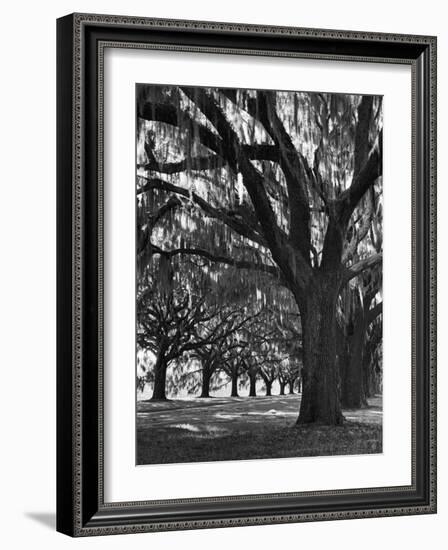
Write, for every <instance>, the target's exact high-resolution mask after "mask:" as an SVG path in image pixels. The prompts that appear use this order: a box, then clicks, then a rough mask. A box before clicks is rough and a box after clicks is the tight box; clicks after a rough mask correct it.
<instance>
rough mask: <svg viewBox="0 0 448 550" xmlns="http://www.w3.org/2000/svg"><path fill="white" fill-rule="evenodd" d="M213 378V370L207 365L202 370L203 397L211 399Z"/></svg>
mask: <svg viewBox="0 0 448 550" xmlns="http://www.w3.org/2000/svg"><path fill="white" fill-rule="evenodd" d="M211 377H212V373H211V369H210V368H209V366H207V365H205V366H204V367H203V369H202V390H201V397H210V379H211Z"/></svg>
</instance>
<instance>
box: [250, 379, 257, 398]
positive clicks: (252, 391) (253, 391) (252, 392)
mask: <svg viewBox="0 0 448 550" xmlns="http://www.w3.org/2000/svg"><path fill="white" fill-rule="evenodd" d="M249 397H257V376H256V375H255V376H254V375H252V376H249Z"/></svg>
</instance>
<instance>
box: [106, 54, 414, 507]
mask: <svg viewBox="0 0 448 550" xmlns="http://www.w3.org/2000/svg"><path fill="white" fill-rule="evenodd" d="M104 72H105V94H104V100H105V116H104V123H105V143H104V146H105V155H104V158H105V180H104V181H105V184H104V195H105V204H104V214H105V229H104V237H105V251H104V252H105V254H104V273H105V287H104V288H105V304H104V305H105V315H104V320H105V323H104V325H105V326H104V329H105V347H104V397H105V399H104V443H105V444H104V498H105V502H118V501H137V500H153V499H154V500H157V499H168V498H194V497H206V496H209V497H210V496H226V495H238V494H260V493H278V492H296V491H315V490H331V489H345V488H364V487H382V486H392V485H410V483H411V276H410V274H411V163H410V159H411V116H410V114H411V69H410V67H409V66H405V65H388V64H368V63H351V62H347V63H343V62H340V61H337V62H334V61H316V60H299V59H287V58H264V57H253V56H236V55H235V56H234V55H212V54H198V53H178V52H176V53H172V52H162V51H152V50H124V49H111V48H106V49H105V56H104ZM136 82H146V83H172V84H180V83H181V84H185V85H197V86H201V85H202V86H234V87H242V88H272V89H289V90H303V91H306V90H316V91H317V90H319V91H327V92H330V91H332V92H350V93H373V94H383V95H384V205H385V210H384V262H383V266H384V267H383V269H384V276H383V278H384V281H383V298H384V310H383V316H384V317H383V319H384V348H383V354H384V389H385V391H384V426H383V427H384V434H383V437H384V439H383V447H384V452H383V454H381V455H363V456H350V457H347V456H339V457H321V458H294V459H274V460H255V461H229V462H214V463H194V464H172V465H161V466H158V465H148V466H138V467H136V466H135V371H134V362H135V357H134V354H135V325H134V322H135V284H134V281H135V276H134V275H135V273H134V263H135V262H134V259H135V257H134V255H135V252H134V251H135V219H134V213H135V83H136Z"/></svg>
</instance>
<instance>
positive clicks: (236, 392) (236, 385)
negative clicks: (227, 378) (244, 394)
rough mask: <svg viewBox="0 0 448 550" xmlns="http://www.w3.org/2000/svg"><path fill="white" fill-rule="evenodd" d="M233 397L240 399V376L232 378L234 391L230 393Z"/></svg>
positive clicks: (235, 375)
mask: <svg viewBox="0 0 448 550" xmlns="http://www.w3.org/2000/svg"><path fill="white" fill-rule="evenodd" d="M230 396H231V397H238V375H237V374H234V375H233V376H232V391H231V393H230Z"/></svg>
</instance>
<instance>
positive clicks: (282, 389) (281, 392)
mask: <svg viewBox="0 0 448 550" xmlns="http://www.w3.org/2000/svg"><path fill="white" fill-rule="evenodd" d="M285 387H286V383H282V382H280V395H285Z"/></svg>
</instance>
